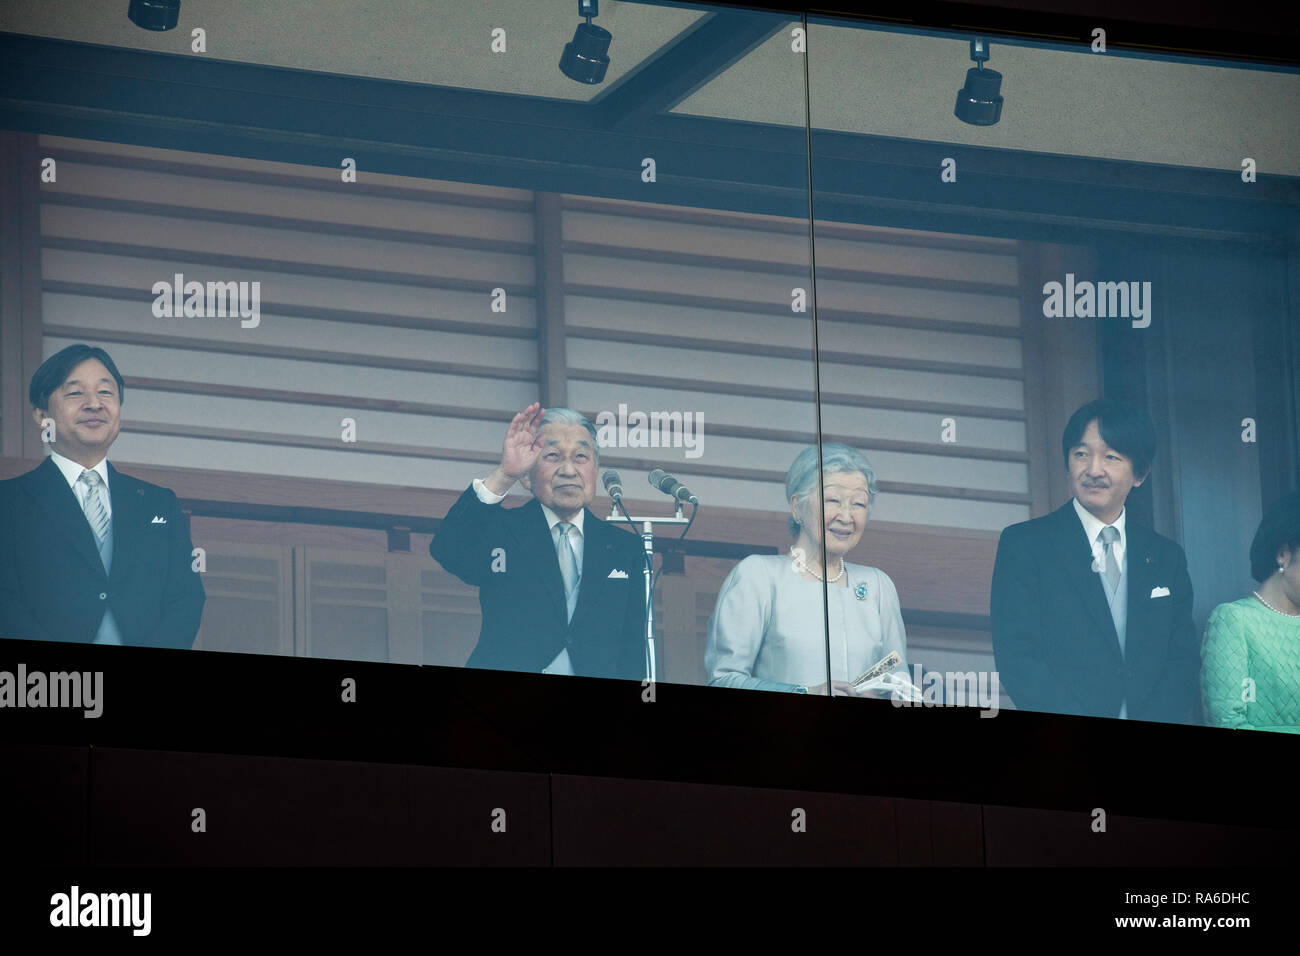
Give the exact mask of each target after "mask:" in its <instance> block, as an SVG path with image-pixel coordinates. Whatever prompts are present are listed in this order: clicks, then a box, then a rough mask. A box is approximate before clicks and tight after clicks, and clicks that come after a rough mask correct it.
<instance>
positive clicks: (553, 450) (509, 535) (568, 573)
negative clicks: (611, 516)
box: [429, 402, 646, 680]
mask: <svg viewBox="0 0 1300 956" xmlns="http://www.w3.org/2000/svg"><path fill="white" fill-rule="evenodd" d="M599 451H600V450H599V448H598V446H597V442H596V430H595V428H594V427H593V426H592V424H591V423H590V422H589V421H587V419H586V418H584V417H583V416H581V415H579V414H578V413H577V412H575V411H573V410H572V409H567V408H552V409H550V410H549V411H546V410H544V409H542V407H541V406H540V405H539V404H538V403H536V402H534V403H533V404H531V405H529V406H528V407H527V408H525V409H524V410H523V411H522V412H520V413H519V414H518V415H516V416H515V417H514V418H513V419H512V420H511V422H510V427H509V429H508V430H507V432H506V440H505V444H504V447H503V449H502V453H501V463H500V464H499V465H498V466H497V467H496V468H494V469H493V470H492V472H491V474H489V475H488V476H487V477H486V478H483V479H477V478H476V479H475V480H474V482H473V484H471V485H470V487H469V488H467V489H466V490H465V492H464V494H462V495H461V496H460V498H459V499H458V500H457V501H456V503H455V504H454V505H453V506H452V507H451V510H450V511H448V512H447V517H445V518H444V519H443V521H442V526H441V527H440V528H439V529H438V533H437V534H436V535H435V536H434V539H433V541H432V543H430V545H429V553H430V554H432V555H433V557H434V558H435V559H436V560H437V561H438V563H439V564H441V565H442V566H443V567H444V568H446V569H447V570H448V571H450V572H451V573H452V574H454V575H456V577H458V578H460V579H461V580H462V581H464V582H465V583H466V584H472V585H474V586H475V587H477V588H478V589H479V606H480V607H481V608H482V611H483V624H482V627H481V629H480V631H479V639H478V645H477V646H476V647H475V648H474V652H473V653H472V654H471V655H470V657H469V660H468V661H467V666H469V667H485V668H491V669H493V670H516V671H531V672H533V673H537V672H541V673H547V674H578V675H582V676H586V677H616V678H623V679H626V680H640V679H642V678H644V677H645V675H646V656H645V579H644V577H643V568H644V562H645V559H644V557H643V551H642V547H641V542H640V541H638V540H637V539H636V538H635V537H634V536H633V535H631V534H629V533H628V532H626V531H624V530H623V529H621V528H614V527H611V526H610V525H608V524H606V523H605V522H604V521H602V520H600V518H598V517H596V515H595V514H593V513H592V512H591V510H590V509H588V508H587V504H588V503H589V502H590V501H591V500H592V498H593V497H594V496H595V492H596V462H597V458H598V455H599ZM516 481H519V482H521V483H522V484H523V486H524V487H525V488H527V489H528V490H529V491H531V492H532V493H533V500H532V501H530V502H528V504H526V505H524V506H523V507H522V508H512V509H505V508H502V507H501V506H500V502H501V500H502V499H503V498H504V497H505V495H506V493H507V492H508V491H509V490H510V489H511V488H512V487H513V486H514V483H515V482H516Z"/></svg>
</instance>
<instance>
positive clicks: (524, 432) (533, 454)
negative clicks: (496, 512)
mask: <svg viewBox="0 0 1300 956" xmlns="http://www.w3.org/2000/svg"><path fill="white" fill-rule="evenodd" d="M545 414H546V409H544V408H542V405H541V402H533V403H532V404H531V405H529V406H528V407H527V408H525V409H524V410H523V411H522V412H520V413H519V414H517V415H516V416H515V417H514V418H512V419H510V427H509V428H507V429H506V439H505V441H504V442H503V443H502V445H501V464H499V465H497V467H496V468H495V469H494V470H493V472H492V474H490V475H489V476H488V477H487V478H486V479H484V484H486V485H487V486H488V487H489V488H490V489H491V490H492V491H494V492H496V493H497V494H499V495H503V494H505V493H506V492H507V491H509V490H510V489H511V488H512V487H514V483H515V482H516V481H518V480H519V479H520V478H523V477H524V476H525V475H527V474H528V472H530V471H531V470H532V468H533V465H534V464H535V463H536V461H537V456H538V455H539V454H541V450H542V436H541V432H540V431H539V430H538V429H539V426H540V423H541V420H542V416H543V415H545Z"/></svg>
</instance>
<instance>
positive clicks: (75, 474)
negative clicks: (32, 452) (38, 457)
mask: <svg viewBox="0 0 1300 956" xmlns="http://www.w3.org/2000/svg"><path fill="white" fill-rule="evenodd" d="M50 459H51V460H52V461H53V462H54V464H55V465H57V466H58V469H59V471H60V472H61V473H62V474H63V477H64V478H66V479H67V480H68V485H69V486H70V487H71V488H72V493H73V494H74V495H76V496H77V504H79V505H81V510H82V511H85V510H86V495H88V494H89V493H90V489H89V488H88V487H87V486H86V485H85V483H84V482H82V481H81V480H80V479H81V473H82V472H83V471H93V472H95V473H96V474H98V475H99V480H100V481H102V482H103V483H104V509H105V510H106V511H107V512H108V517H109V518H110V519H111V518H112V517H113V496H112V495H111V494H109V489H108V459H107V458H101V459H100V460H99V464H97V465H95V467H94V468H87V467H85V466H84V465H78V464H77V463H76V462H75V461H73V460H71V459H70V458H64V457H63V456H62V455H60V454H59V453H58V452H57V451H54V450H51V451H50Z"/></svg>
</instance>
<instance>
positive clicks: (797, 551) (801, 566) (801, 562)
mask: <svg viewBox="0 0 1300 956" xmlns="http://www.w3.org/2000/svg"><path fill="white" fill-rule="evenodd" d="M790 554H791V556H792V557H793V559H794V566H795V568H796V569H798V570H800V571H807V572H808V573H809V574H811V575H812V576H813V577H815V578H816V579H817V580H818V581H821V582H822V583H823V584H834V583H836V582H837V581H839V579H840V578H842V577H844V571H845V567H844V559H843V558H840V573H839V574H837V575H835V577H833V578H831V579H830V580H829V581H827V580H826V579H825V578H823V577H822V576H821V575H820V574H818V573H817V572H816V571H814V570H813V569H812V568H810V567H808V562H807V560H805V558H804V553H803V548H791V549H790Z"/></svg>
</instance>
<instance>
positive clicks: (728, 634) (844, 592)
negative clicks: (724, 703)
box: [704, 442, 912, 696]
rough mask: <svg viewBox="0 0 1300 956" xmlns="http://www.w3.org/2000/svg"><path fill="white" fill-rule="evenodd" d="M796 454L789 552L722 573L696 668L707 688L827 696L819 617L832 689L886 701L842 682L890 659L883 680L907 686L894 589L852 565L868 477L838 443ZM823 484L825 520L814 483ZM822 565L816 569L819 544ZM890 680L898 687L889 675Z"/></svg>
mask: <svg viewBox="0 0 1300 956" xmlns="http://www.w3.org/2000/svg"><path fill="white" fill-rule="evenodd" d="M822 465H823V468H822V470H821V471H819V470H818V467H817V448H816V446H811V447H809V448H806V449H804V450H803V451H802V452H800V454H799V455H798V457H796V458H795V460H794V463H793V464H792V465H791V466H790V470H789V472H787V473H786V478H785V491H786V500H787V501H788V503H789V508H790V522H789V527H790V535H791V537H792V538H793V539H794V541H793V544H792V545H791V548H790V553H789V554H783V555H751V556H749V557H747V558H745V559H744V560H743V561H741V562H740V563H739V564H738V565H736V567H735V568H733V569H732V571H731V573H730V574H729V575H727V579H726V581H724V582H723V584H722V590H721V591H720V592H719V594H718V602H717V605H716V606H715V607H714V609H713V616H712V617H710V618H709V631H708V643H707V645H706V647H705V654H704V667H705V672H706V673H707V674H708V676H709V683H710V684H711V685H717V686H723V687H746V688H752V689H757V690H780V691H792V692H794V693H803V694H825V693H826V690H827V686H826V684H827V681H826V671H827V652H828V642H827V617H826V614H825V608H824V605H823V593H824V594H825V598H826V603H827V604H828V605H829V628H830V633H829V638H830V639H829V653H830V675H831V691H832V693H835V694H842V695H858V696H889V695H890V690H889V688H888V686H887V687H886V688H885V689H883V690H881V689H877V690H870V691H864V690H861V689H854V688H853V687H852V685H851V684H850V683H849V682H850V681H852V680H854V679H855V678H856V677H858V676H859V675H860V674H862V672H864V671H865V670H867V669H868V668H869V667H871V666H872V665H874V664H875V663H876V662H878V661H879V660H881V659H882V658H883V657H885V655H887V654H888V653H889V652H890V651H897V652H898V654H899V655H900V657H902V658H903V660H902V661H901V662H900V663H899V665H898V666H897V667H895V668H894V669H893V671H892V672H891V675H897V676H898V678H902V679H903V680H902V683H906V684H907V686H908V687H909V688H910V687H911V686H912V685H911V684H910V683H909V682H907V681H906V680H905V675H906V674H907V661H906V657H907V639H906V635H905V634H904V631H903V617H902V614H901V612H900V610H899V604H898V593H897V592H896V591H895V590H894V582H893V581H891V580H889V576H888V575H886V574H885V572H883V571H881V570H880V569H879V568H873V567H868V566H867V565H861V564H850V563H849V562H848V561H845V560H844V556H845V555H846V554H848V553H849V552H850V551H852V550H853V548H854V547H856V546H857V544H858V542H859V541H860V540H861V538H862V532H863V530H864V529H865V528H866V525H867V516H868V514H869V513H870V510H871V504H872V503H873V501H874V500H875V497H876V474H875V471H874V470H873V469H872V467H871V464H870V462H868V461H867V459H866V457H865V456H864V455H862V453H861V452H858V451H856V450H855V449H853V448H850V447H849V446H848V445H844V444H841V443H839V442H828V443H826V444H824V445H823V446H822ZM823 476H824V492H823V496H824V500H825V512H824V513H819V512H820V510H821V509H820V508H819V502H818V479H819V478H823ZM823 539H824V540H825V547H826V563H827V564H828V565H829V573H827V571H826V570H825V569H823V567H822V542H823ZM890 680H891V681H893V680H896V679H895V678H893V677H891V678H890Z"/></svg>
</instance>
